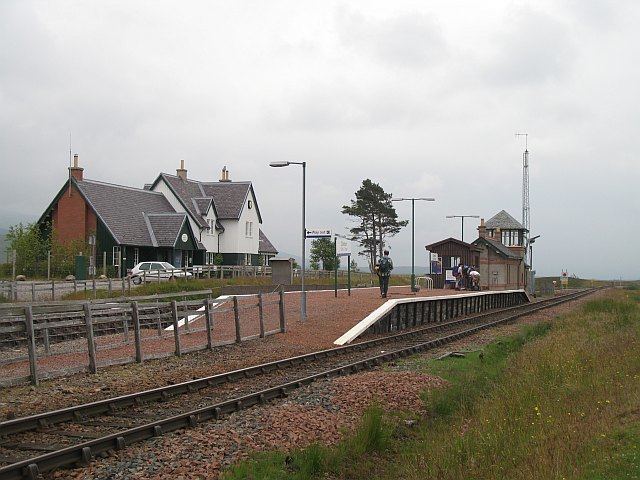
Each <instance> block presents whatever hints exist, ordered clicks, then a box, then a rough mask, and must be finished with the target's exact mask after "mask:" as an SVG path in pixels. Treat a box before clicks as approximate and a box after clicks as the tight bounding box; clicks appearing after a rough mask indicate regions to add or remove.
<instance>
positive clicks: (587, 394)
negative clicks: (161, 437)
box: [224, 291, 640, 480]
mask: <svg viewBox="0 0 640 480" xmlns="http://www.w3.org/2000/svg"><path fill="white" fill-rule="evenodd" d="M638 302H640V298H638V296H637V292H635V291H626V292H623V291H618V292H613V293H612V294H611V295H610V296H609V297H608V298H604V299H599V300H593V301H590V302H587V303H586V304H585V305H584V306H583V307H582V308H581V309H579V310H578V311H576V312H574V313H571V314H568V315H565V316H563V317H561V318H560V319H559V320H558V321H556V322H554V324H553V327H551V326H550V325H549V324H540V325H537V326H535V327H532V328H528V329H525V330H524V331H523V332H522V334H520V335H518V336H515V337H512V338H508V339H502V340H500V341H497V342H494V343H492V344H491V345H489V346H487V347H486V348H485V349H484V350H483V351H482V352H481V353H482V354H480V352H477V353H476V354H472V355H468V356H467V357H465V358H449V359H447V360H444V361H433V360H425V359H424V357H415V358H413V359H408V360H407V361H406V365H405V366H406V367H407V368H413V369H416V370H418V371H419V372H423V373H429V374H436V375H440V376H442V377H443V378H446V379H447V380H449V381H450V382H451V387H450V388H448V389H443V390H434V391H432V392H425V394H424V400H425V402H426V403H427V406H428V411H429V412H430V416H429V417H428V418H426V419H422V420H420V421H419V422H418V424H417V426H416V427H413V428H408V427H406V426H405V424H404V422H397V421H396V422H394V421H393V418H394V417H393V416H388V415H381V417H380V419H379V424H380V425H381V426H385V427H384V428H386V429H387V430H386V431H387V432H391V433H389V434H388V436H387V437H386V438H387V440H386V441H385V442H383V443H382V446H381V447H380V448H379V449H373V450H366V449H360V450H356V449H350V448H349V447H348V445H349V444H350V442H353V441H355V440H354V439H355V438H357V437H358V436H359V435H360V436H361V435H362V433H360V432H362V431H363V430H366V425H367V424H370V422H371V420H370V419H368V418H366V417H365V419H364V420H363V424H362V426H361V427H360V430H358V432H357V433H356V434H355V435H352V436H348V437H347V438H346V440H344V442H343V443H341V444H339V445H338V446H336V447H323V446H317V445H316V446H313V447H310V448H309V449H303V450H300V451H297V452H293V453H290V454H289V455H288V456H287V455H285V454H282V453H267V454H262V455H261V456H259V457H256V458H254V459H253V460H251V461H250V462H247V463H243V464H241V465H239V466H237V467H235V468H234V469H232V470H230V471H229V472H228V473H227V474H226V475H227V476H226V477H224V478H227V479H239V478H246V479H255V480H258V479H312V478H378V479H397V478H402V479H470V478H473V479H531V478H540V479H555V478H557V479H562V478H566V479H570V478H571V479H581V480H582V479H617V478H640V446H639V445H640V441H639V440H640V355H639V352H640V306H639V303H638ZM380 428H382V427H380ZM370 435H372V434H370ZM344 452H349V454H345V453H344ZM287 459H288V461H287ZM311 459H313V462H312V463H313V464H314V465H315V467H313V468H311V467H310V466H309V465H308V463H309V462H311ZM243 469H244V470H243Z"/></svg>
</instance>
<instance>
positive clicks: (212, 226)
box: [207, 218, 216, 235]
mask: <svg viewBox="0 0 640 480" xmlns="http://www.w3.org/2000/svg"><path fill="white" fill-rule="evenodd" d="M207 225H209V231H208V232H207V233H208V234H209V235H213V234H214V232H215V231H216V222H215V220H214V219H213V218H207Z"/></svg>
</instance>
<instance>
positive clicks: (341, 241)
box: [336, 238, 351, 257]
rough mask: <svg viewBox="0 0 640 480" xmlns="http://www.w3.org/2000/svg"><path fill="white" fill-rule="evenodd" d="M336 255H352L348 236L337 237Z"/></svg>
mask: <svg viewBox="0 0 640 480" xmlns="http://www.w3.org/2000/svg"><path fill="white" fill-rule="evenodd" d="M336 255H337V256H338V257H349V256H351V242H350V241H349V240H347V239H346V238H337V239H336Z"/></svg>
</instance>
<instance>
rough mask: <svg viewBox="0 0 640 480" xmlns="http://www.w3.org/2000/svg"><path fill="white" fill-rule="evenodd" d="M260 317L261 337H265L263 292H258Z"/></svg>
mask: <svg viewBox="0 0 640 480" xmlns="http://www.w3.org/2000/svg"><path fill="white" fill-rule="evenodd" d="M258 317H259V319H260V338H264V310H263V305H262V292H260V293H258Z"/></svg>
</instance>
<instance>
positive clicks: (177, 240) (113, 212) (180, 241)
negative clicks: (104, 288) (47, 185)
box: [38, 155, 278, 276]
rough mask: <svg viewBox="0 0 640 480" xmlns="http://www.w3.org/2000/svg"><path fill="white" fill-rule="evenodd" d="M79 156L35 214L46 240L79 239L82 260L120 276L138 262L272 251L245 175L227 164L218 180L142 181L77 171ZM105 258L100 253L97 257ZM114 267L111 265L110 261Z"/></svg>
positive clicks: (262, 259)
mask: <svg viewBox="0 0 640 480" xmlns="http://www.w3.org/2000/svg"><path fill="white" fill-rule="evenodd" d="M83 170H84V169H83V168H82V167H80V166H79V165H78V156H77V155H75V156H74V164H73V166H72V167H69V178H68V180H67V181H65V182H64V184H63V186H62V187H61V188H60V190H59V191H58V193H57V194H56V195H55V197H54V198H53V200H52V202H51V203H50V204H49V206H48V207H47V208H46V210H45V211H44V213H43V214H42V216H41V217H40V219H39V220H38V223H39V225H40V226H41V228H42V229H43V230H44V229H47V230H50V231H51V232H52V241H56V242H60V243H63V244H64V243H69V242H79V243H80V244H84V245H86V250H85V252H84V253H85V255H86V254H89V256H90V258H89V265H93V266H95V267H96V268H100V267H101V264H100V263H101V261H100V260H99V259H98V258H100V259H102V258H103V256H104V257H106V259H107V260H106V261H105V263H106V264H107V266H108V267H111V268H112V269H113V270H115V271H118V272H120V275H122V276H124V275H125V274H126V271H127V269H130V268H132V267H133V266H134V265H136V264H137V263H139V262H143V261H165V262H169V263H171V264H172V265H173V266H175V267H177V268H182V267H190V266H193V265H211V264H214V263H215V262H216V260H219V258H220V256H221V257H222V264H224V265H253V266H258V265H268V260H269V258H271V257H273V256H275V255H276V254H277V253H278V252H277V249H276V248H275V247H274V246H273V244H272V243H271V242H270V241H269V239H268V238H267V236H266V235H265V234H264V232H263V231H262V228H261V227H262V216H261V214H260V210H259V208H258V202H257V199H256V195H255V192H254V190H253V185H252V183H251V182H232V181H231V180H230V179H229V171H228V170H227V169H226V167H225V168H224V169H223V170H222V174H221V177H220V180H219V181H217V182H202V181H196V180H193V179H189V178H187V170H186V169H185V168H184V162H181V164H180V168H179V169H177V171H176V175H170V174H166V173H160V174H159V175H158V176H157V177H156V179H155V181H154V182H153V183H151V184H147V185H145V186H144V188H136V187H128V186H123V185H116V184H112V183H106V182H102V181H97V180H90V179H86V178H84V171H83ZM103 261H104V260H103ZM114 267H115V268H114Z"/></svg>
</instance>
